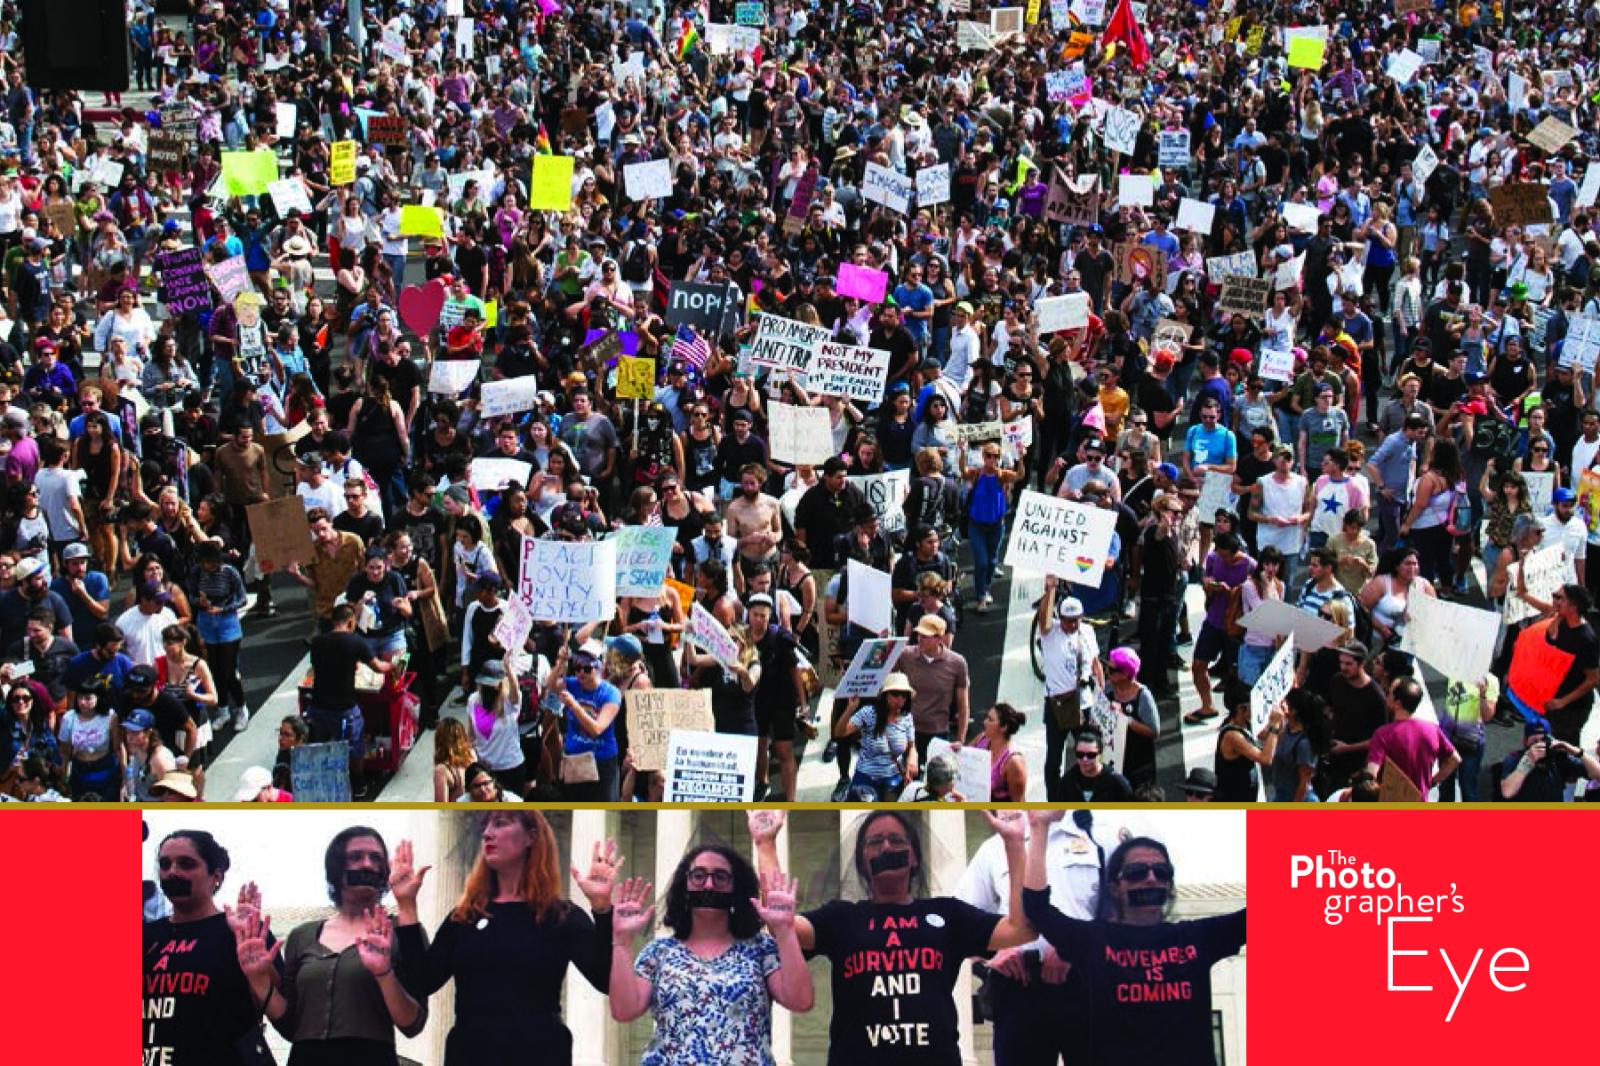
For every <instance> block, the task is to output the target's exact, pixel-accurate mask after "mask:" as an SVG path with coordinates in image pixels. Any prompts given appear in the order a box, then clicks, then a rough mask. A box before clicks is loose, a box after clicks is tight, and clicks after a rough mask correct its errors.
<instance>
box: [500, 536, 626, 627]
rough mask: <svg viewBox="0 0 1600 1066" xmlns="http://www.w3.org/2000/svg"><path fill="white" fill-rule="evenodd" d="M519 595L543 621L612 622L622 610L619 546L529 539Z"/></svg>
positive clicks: (602, 542)
mask: <svg viewBox="0 0 1600 1066" xmlns="http://www.w3.org/2000/svg"><path fill="white" fill-rule="evenodd" d="M517 594H518V595H520V596H521V597H522V599H523V600H524V601H526V602H527V604H528V607H529V609H530V610H531V611H532V612H533V617H534V618H535V619H537V620H538V621H541V622H562V623H572V624H582V623H584V622H605V621H609V620H610V619H611V617H612V615H614V614H615V613H616V609H617V545H616V542H615V541H610V540H600V541H583V542H577V541H567V540H537V539H534V538H532V537H523V538H522V580H521V582H520V586H519V588H518V590H517Z"/></svg>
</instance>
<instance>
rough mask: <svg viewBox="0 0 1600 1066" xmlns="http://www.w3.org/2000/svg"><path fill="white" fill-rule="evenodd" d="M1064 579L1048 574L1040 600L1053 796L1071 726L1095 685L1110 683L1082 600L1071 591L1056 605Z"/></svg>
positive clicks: (1047, 781)
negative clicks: (1085, 619)
mask: <svg viewBox="0 0 1600 1066" xmlns="http://www.w3.org/2000/svg"><path fill="white" fill-rule="evenodd" d="M1059 595H1060V590H1059V582H1058V580H1057V579H1056V578H1055V577H1053V576H1051V577H1046V578H1045V579H1044V597H1043V598H1042V599H1041V600H1040V601H1039V642H1040V656H1039V658H1040V661H1041V662H1042V663H1043V665H1044V737H1045V741H1044V743H1045V764H1044V786H1045V792H1046V794H1047V795H1049V796H1054V795H1056V792H1057V790H1058V788H1059V787H1060V782H1061V779H1062V777H1063V776H1064V773H1065V769H1070V767H1068V768H1063V767H1062V765H1061V760H1062V758H1063V756H1064V755H1065V754H1066V749H1067V745H1068V742H1069V741H1070V740H1071V739H1072V730H1073V729H1075V728H1077V727H1078V726H1079V725H1081V724H1082V723H1083V722H1084V721H1085V720H1086V719H1087V718H1088V715H1087V714H1086V713H1085V712H1086V711H1087V706H1088V702H1089V700H1090V699H1092V691H1093V690H1092V688H1091V686H1094V687H1099V688H1103V687H1104V686H1105V682H1106V677H1105V670H1104V668H1103V667H1102V666H1101V665H1100V643H1099V640H1098V639H1097V638H1096V637H1095V635H1094V630H1093V629H1091V628H1090V627H1089V626H1086V625H1084V624H1083V604H1082V603H1081V602H1079V601H1078V600H1077V598H1076V597H1073V596H1067V597H1065V598H1064V599H1061V600H1060V601H1059V602H1060V606H1057V596H1059Z"/></svg>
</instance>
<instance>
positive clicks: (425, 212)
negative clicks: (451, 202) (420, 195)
mask: <svg viewBox="0 0 1600 1066" xmlns="http://www.w3.org/2000/svg"><path fill="white" fill-rule="evenodd" d="M400 236H402V237H441V238H442V237H443V236H444V223H443V221H442V220H441V219H440V218H439V209H438V208H436V207H424V206H422V205H421V204H403V205H401V207H400Z"/></svg>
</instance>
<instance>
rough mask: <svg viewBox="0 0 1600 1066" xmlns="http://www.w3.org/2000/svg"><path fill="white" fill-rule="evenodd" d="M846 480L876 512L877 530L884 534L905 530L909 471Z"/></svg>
mask: <svg viewBox="0 0 1600 1066" xmlns="http://www.w3.org/2000/svg"><path fill="white" fill-rule="evenodd" d="M846 480H847V481H849V482H850V484H852V485H854V486H855V487H856V488H858V489H860V490H861V494H862V495H863V496H865V497H866V498H867V502H868V503H870V504H871V505H872V509H873V510H874V511H876V512H878V528H879V529H881V530H883V531H884V532H885V533H898V532H900V531H901V530H902V529H904V528H905V526H906V514H905V503H906V497H907V496H908V495H910V493H911V471H909V470H890V471H887V472H886V473H882V474H859V475H857V476H855V477H850V478H846Z"/></svg>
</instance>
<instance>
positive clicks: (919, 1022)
mask: <svg viewBox="0 0 1600 1066" xmlns="http://www.w3.org/2000/svg"><path fill="white" fill-rule="evenodd" d="M984 817H985V818H987V819H988V820H989V825H990V826H991V827H992V828H993V829H994V831H995V832H996V833H997V834H999V836H1000V837H1001V839H1002V840H1003V841H1004V842H1005V853H1006V868H1007V870H1008V871H1009V873H1010V878H1011V880H1010V884H1011V895H1010V907H1009V908H1008V910H1007V913H1005V914H1004V915H1000V914H991V913H989V912H987V911H984V910H980V909H979V908H977V907H974V906H972V905H971V904H970V903H966V902H963V901H962V900H959V899H956V898H955V897H953V896H927V895H926V894H925V892H924V891H923V886H924V884H925V875H926V869H927V867H926V863H925V862H924V859H923V851H922V835H921V832H920V831H919V829H918V822H920V820H921V819H920V818H919V817H918V815H917V813H916V812H914V811H899V810H894V809H883V810H876V811H870V812H868V813H867V814H866V816H865V817H864V818H863V819H862V822H861V825H860V829H859V831H858V832H857V834H856V840H855V847H854V849H853V855H852V857H851V865H850V868H851V870H852V871H853V872H854V873H855V875H856V876H857V877H858V878H859V880H860V884H861V887H862V889H863V890H864V892H865V895H866V898H865V899H862V900H844V899H839V900H834V901H832V902H831V903H826V904H824V905H822V906H821V907H819V908H817V909H815V910H810V911H806V912H805V913H804V914H800V915H797V916H796V917H795V919H794V930H795V937H796V939H798V941H799V943H800V947H801V949H802V950H803V951H804V952H805V953H806V955H807V956H808V957H810V956H813V955H822V956H825V957H826V958H827V959H828V961H829V962H830V963H832V970H833V974H832V988H833V1020H832V1022H831V1024H830V1025H829V1028H828V1060H827V1061H828V1066H846V1064H849V1066H855V1064H858V1063H873V1064H875V1066H877V1064H892V1066H900V1064H902V1063H903V1064H906V1066H912V1064H915V1066H959V1063H960V1062H961V1047H960V1034H959V1028H958V1022H957V1015H956V1003H955V996H954V990H955V983H956V978H957V976H958V975H959V974H960V972H961V966H962V963H963V962H964V961H965V960H966V959H968V958H970V957H971V956H974V955H983V954H986V953H988V952H991V951H998V950H1000V949H1001V948H1008V947H1015V946H1017V945H1019V944H1025V943H1027V942H1029V941H1031V940H1033V939H1034V934H1033V932H1032V930H1031V929H1030V928H1029V927H1028V923H1027V921H1026V920H1025V919H1024V917H1023V914H1022V878H1023V867H1024V864H1025V856H1024V849H1023V831H1024V828H1025V825H1024V822H1023V816H1022V814H1021V812H1019V811H997V812H990V811H985V812H984ZM783 820H784V815H783V813H782V812H781V811H750V812H749V814H748V822H749V826H750V836H751V838H752V839H753V840H754V842H755V845H756V855H757V858H758V861H759V864H760V867H761V870H762V872H763V874H768V875H770V874H772V873H775V872H776V871H777V870H778V868H779V867H778V850H777V838H778V832H779V830H781V829H782V828H783ZM886 977H887V978H894V979H895V980H894V986H895V988H896V989H897V992H896V994H894V995H883V994H881V993H879V992H877V991H876V989H877V988H878V987H879V986H880V982H882V981H884V980H885V979H886Z"/></svg>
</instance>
